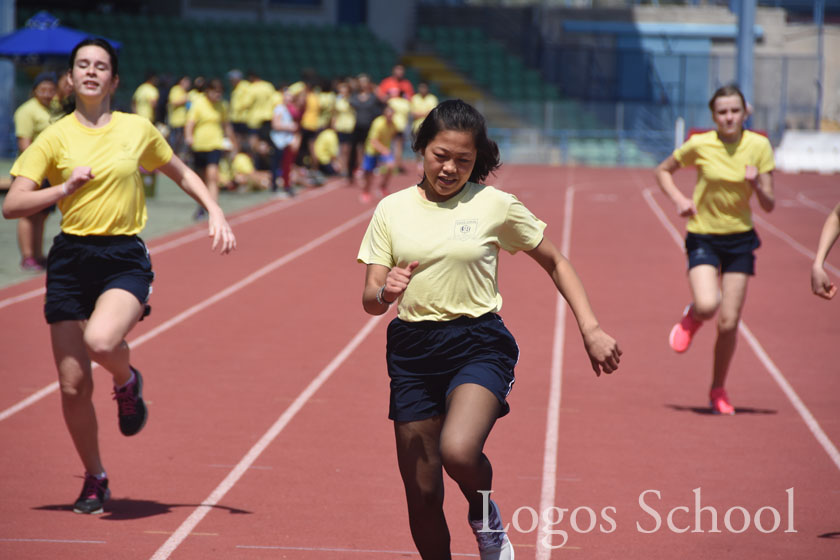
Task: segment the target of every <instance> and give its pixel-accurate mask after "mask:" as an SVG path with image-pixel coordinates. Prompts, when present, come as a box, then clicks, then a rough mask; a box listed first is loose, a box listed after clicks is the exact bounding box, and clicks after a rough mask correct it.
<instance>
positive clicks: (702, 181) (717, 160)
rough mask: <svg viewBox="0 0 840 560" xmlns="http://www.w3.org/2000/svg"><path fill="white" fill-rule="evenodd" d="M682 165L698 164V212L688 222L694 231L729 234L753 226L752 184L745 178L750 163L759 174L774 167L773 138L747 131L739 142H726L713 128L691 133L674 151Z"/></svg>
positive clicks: (746, 229) (695, 190) (695, 198)
mask: <svg viewBox="0 0 840 560" xmlns="http://www.w3.org/2000/svg"><path fill="white" fill-rule="evenodd" d="M673 155H674V159H676V160H677V162H678V163H679V164H680V165H681V166H683V167H687V166H690V165H693V166H696V167H697V185H696V186H695V187H694V206H695V207H696V208H697V214H695V215H694V216H692V217H691V218H690V219H689V220H688V223H687V224H686V229H687V230H688V231H690V232H691V233H701V234H718V235H721V234H730V233H742V232H745V231H749V230H751V229H752V228H753V223H752V212H751V211H750V197H751V196H752V195H753V188H752V186H751V185H750V184H749V183H748V182H747V181H746V180H745V179H744V173H745V169H746V166H747V165H752V166H755V167H757V168H758V172H759V173H769V172H770V171H772V170H773V169H775V167H776V166H775V163H774V161H773V148H772V147H771V146H770V141H769V140H768V139H767V138H765V137H764V136H762V135H760V134H756V133H755V132H752V131H749V130H745V131H744V133H743V135H742V136H741V141H740V142H738V143H737V144H724V143H723V142H722V141H721V140H720V139H719V138H718V135H717V131H715V130H712V131H709V132H704V133H701V134H694V135H692V136H691V137H690V138H689V139H688V140H687V141H686V142H685V143H684V144H683V145H682V146H680V147H679V148H677V149H676V150H674V154H673Z"/></svg>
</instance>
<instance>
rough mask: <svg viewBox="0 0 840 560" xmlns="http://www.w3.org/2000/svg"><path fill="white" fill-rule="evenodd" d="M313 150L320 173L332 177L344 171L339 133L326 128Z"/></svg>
mask: <svg viewBox="0 0 840 560" xmlns="http://www.w3.org/2000/svg"><path fill="white" fill-rule="evenodd" d="M312 150H313V152H314V155H315V159H316V160H317V161H318V171H319V172H320V173H321V174H323V175H325V176H327V177H331V176H333V175H336V174H338V173H340V172H341V171H342V169H341V161H340V160H339V158H338V156H339V144H338V133H336V131H335V130H334V129H332V128H325V129H324V130H322V131H321V132H320V134H318V137H317V138H315V142H314V143H313V146H312Z"/></svg>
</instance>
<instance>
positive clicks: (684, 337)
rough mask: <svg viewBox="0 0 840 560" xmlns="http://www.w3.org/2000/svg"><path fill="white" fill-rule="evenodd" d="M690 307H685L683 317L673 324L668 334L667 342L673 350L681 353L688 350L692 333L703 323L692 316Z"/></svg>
mask: <svg viewBox="0 0 840 560" xmlns="http://www.w3.org/2000/svg"><path fill="white" fill-rule="evenodd" d="M692 308H693V307H692V306H691V305H689V306H688V307H686V308H685V311H684V312H683V318H682V319H681V320H680V322H679V323H677V324H676V325H674V328H673V329H671V334H670V335H669V336H668V344H670V345H671V348H673V350H674V352H679V353H682V352H685V351H686V350H688V347H689V346H691V339H692V338H693V337H694V333H696V332H697V329H699V328H700V327H701V326H702V325H703V321H698V320H697V319H695V318H694V314H693V313H692V312H691V310H692Z"/></svg>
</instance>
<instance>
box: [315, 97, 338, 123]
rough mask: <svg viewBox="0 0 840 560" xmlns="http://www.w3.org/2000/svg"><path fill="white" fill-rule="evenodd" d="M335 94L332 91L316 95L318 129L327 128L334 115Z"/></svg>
mask: <svg viewBox="0 0 840 560" xmlns="http://www.w3.org/2000/svg"><path fill="white" fill-rule="evenodd" d="M336 97H337V96H336V94H335V92H334V91H322V92H321V93H319V94H318V111H319V113H318V129H319V130H320V129H322V128H327V127H328V126H330V122H332V118H333V115H334V114H335V101H336Z"/></svg>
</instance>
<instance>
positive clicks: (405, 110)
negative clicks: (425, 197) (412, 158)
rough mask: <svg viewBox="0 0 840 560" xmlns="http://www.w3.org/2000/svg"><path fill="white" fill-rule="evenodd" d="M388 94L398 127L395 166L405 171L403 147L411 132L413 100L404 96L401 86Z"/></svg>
mask: <svg viewBox="0 0 840 560" xmlns="http://www.w3.org/2000/svg"><path fill="white" fill-rule="evenodd" d="M388 96H389V97H388V102H387V104H388V105H389V106H390V107H391V108H392V109H393V110H394V125H396V127H397V133H396V134H395V135H394V140H393V150H394V167H395V168H396V169H397V171H398V172H400V173H402V172H403V171H404V170H403V167H402V157H403V149H404V147H405V139H406V136H407V135H408V133H409V128H408V125H409V120H410V118H411V101H409V100H408V99H406V98H405V97H403V96H402V94H401V93H400V90H399V88H391V90H390V91H389V92H388Z"/></svg>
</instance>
